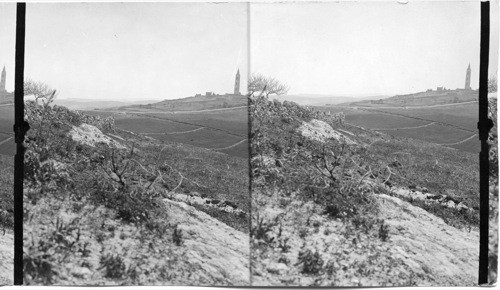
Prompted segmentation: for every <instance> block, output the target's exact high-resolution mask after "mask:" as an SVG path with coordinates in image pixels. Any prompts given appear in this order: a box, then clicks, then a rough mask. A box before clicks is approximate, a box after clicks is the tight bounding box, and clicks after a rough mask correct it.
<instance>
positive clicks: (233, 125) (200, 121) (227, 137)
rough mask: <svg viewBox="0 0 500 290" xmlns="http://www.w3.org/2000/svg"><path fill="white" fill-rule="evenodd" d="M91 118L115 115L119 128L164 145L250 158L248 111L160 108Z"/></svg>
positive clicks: (104, 112) (102, 113)
mask: <svg viewBox="0 0 500 290" xmlns="http://www.w3.org/2000/svg"><path fill="white" fill-rule="evenodd" d="M86 113H89V114H91V115H100V116H103V117H107V116H111V115H112V116H113V117H114V118H115V124H116V127H117V128H119V129H122V130H126V131H131V132H134V133H136V134H141V135H144V136H148V137H151V138H154V139H157V140H160V141H164V142H176V143H182V144H188V145H193V146H196V147H200V148H206V149H212V150H214V151H217V152H220V153H224V154H228V155H231V156H236V157H242V158H247V157H248V141H247V140H246V139H247V136H248V111H247V108H246V107H244V108H235V109H224V110H202V111H199V112H191V111H190V112H175V113H174V112H169V111H159V110H158V109H157V108H155V109H152V110H151V111H150V112H148V111H147V110H146V109H144V108H142V109H141V110H138V111H132V110H127V111H123V110H106V111H98V110H96V111H88V112H86Z"/></svg>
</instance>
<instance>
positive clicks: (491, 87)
mask: <svg viewBox="0 0 500 290" xmlns="http://www.w3.org/2000/svg"><path fill="white" fill-rule="evenodd" d="M496 91H497V77H496V76H494V77H490V78H488V92H489V93H493V92H496Z"/></svg>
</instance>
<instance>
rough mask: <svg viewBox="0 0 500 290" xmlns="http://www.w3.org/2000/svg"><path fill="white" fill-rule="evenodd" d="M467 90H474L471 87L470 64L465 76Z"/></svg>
mask: <svg viewBox="0 0 500 290" xmlns="http://www.w3.org/2000/svg"><path fill="white" fill-rule="evenodd" d="M465 89H466V90H472V89H471V87H470V63H469V67H468V68H467V73H466V75H465Z"/></svg>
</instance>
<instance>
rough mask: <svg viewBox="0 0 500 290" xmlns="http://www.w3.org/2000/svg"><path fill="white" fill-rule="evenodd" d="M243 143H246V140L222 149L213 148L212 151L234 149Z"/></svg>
mask: <svg viewBox="0 0 500 290" xmlns="http://www.w3.org/2000/svg"><path fill="white" fill-rule="evenodd" d="M245 141H248V139H243V140H241V141H238V142H236V143H234V144H233V145H230V146H227V147H223V148H214V149H212V150H225V149H230V148H233V147H236V146H238V145H240V144H242V143H244V142H245Z"/></svg>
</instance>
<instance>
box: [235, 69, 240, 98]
mask: <svg viewBox="0 0 500 290" xmlns="http://www.w3.org/2000/svg"><path fill="white" fill-rule="evenodd" d="M234 94H235V95H241V93H240V69H238V72H237V73H236V79H235V80H234Z"/></svg>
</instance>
